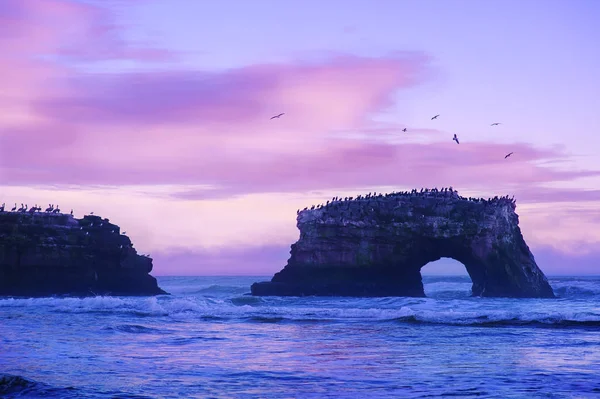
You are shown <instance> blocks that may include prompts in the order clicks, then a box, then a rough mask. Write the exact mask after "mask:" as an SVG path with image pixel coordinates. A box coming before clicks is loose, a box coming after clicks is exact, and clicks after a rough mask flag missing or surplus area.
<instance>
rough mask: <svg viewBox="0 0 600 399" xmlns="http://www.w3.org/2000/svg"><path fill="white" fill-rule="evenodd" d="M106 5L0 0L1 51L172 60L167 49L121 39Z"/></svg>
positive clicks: (59, 0)
mask: <svg viewBox="0 0 600 399" xmlns="http://www.w3.org/2000/svg"><path fill="white" fill-rule="evenodd" d="M124 29H125V27H124V26H122V25H119V24H118V23H117V22H116V19H115V17H114V15H113V14H112V12H111V10H110V9H109V8H105V7H100V6H97V5H93V4H89V3H83V2H79V1H74V0H3V1H2V4H0V49H2V51H3V52H7V51H8V52H9V53H11V54H30V55H36V56H39V55H52V56H54V57H67V58H69V59H72V60H79V61H83V60H87V61H90V60H107V59H137V60H162V59H172V57H173V54H171V53H170V52H168V51H166V50H162V49H156V48H152V47H151V46H143V45H141V44H133V43H129V42H126V41H125V40H123V39H122V37H121V33H122V31H123V30H124Z"/></svg>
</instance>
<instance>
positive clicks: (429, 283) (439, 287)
mask: <svg viewBox="0 0 600 399" xmlns="http://www.w3.org/2000/svg"><path fill="white" fill-rule="evenodd" d="M421 277H422V283H423V291H424V292H425V296H426V297H428V298H436V299H457V298H466V297H470V296H471V295H472V286H473V281H472V280H471V276H469V273H468V272H467V268H466V266H465V265H464V264H463V263H461V262H459V261H457V260H456V259H453V258H446V257H442V258H440V259H438V260H435V261H431V262H429V263H427V264H426V265H425V266H423V267H422V268H421Z"/></svg>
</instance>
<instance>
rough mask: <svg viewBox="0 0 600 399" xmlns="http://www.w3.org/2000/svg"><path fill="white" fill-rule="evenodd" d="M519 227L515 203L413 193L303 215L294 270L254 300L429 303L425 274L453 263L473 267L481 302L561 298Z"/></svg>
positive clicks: (260, 289) (338, 203)
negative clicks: (422, 299) (420, 299)
mask: <svg viewBox="0 0 600 399" xmlns="http://www.w3.org/2000/svg"><path fill="white" fill-rule="evenodd" d="M518 223H519V221H518V216H517V214H516V213H515V202H514V201H513V200H511V199H509V198H507V197H502V198H498V197H495V198H493V199H488V200H483V199H472V198H471V199H468V198H464V197H461V196H459V195H458V193H457V192H456V191H452V190H426V191H425V192H419V193H417V192H416V191H415V190H413V191H412V192H406V193H393V194H386V195H381V194H379V195H367V196H359V197H357V198H345V199H343V200H337V199H334V200H332V201H331V202H328V203H327V204H326V205H323V206H316V207H315V208H314V209H305V210H303V211H300V212H299V213H298V218H297V226H298V228H299V230H300V239H299V240H298V241H297V242H296V243H295V244H293V245H292V248H291V257H290V259H289V260H288V264H287V265H286V267H285V268H284V269H283V270H281V271H280V272H278V273H276V274H275V276H274V277H273V279H272V280H271V281H270V282H262V283H255V284H253V285H252V287H251V288H252V294H253V295H292V296H303V295H326V296H424V295H425V293H424V291H423V284H422V279H421V272H420V270H421V268H422V267H424V266H425V265H427V264H428V263H429V262H433V261H436V260H438V259H440V258H442V257H446V258H452V259H455V260H457V261H458V262H461V263H462V264H464V265H465V268H466V270H467V272H468V274H469V276H470V277H471V280H472V282H473V286H472V293H473V295H476V296H487V297H547V298H549V297H554V294H553V291H552V288H551V287H550V285H549V284H548V281H547V279H546V276H544V274H543V272H542V271H541V270H540V269H539V268H538V266H537V265H536V263H535V259H534V257H533V254H532V253H531V251H530V250H529V247H528V246H527V244H526V243H525V240H524V239H523V236H522V234H521V230H520V229H519V226H518Z"/></svg>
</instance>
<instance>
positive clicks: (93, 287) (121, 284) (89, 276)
mask: <svg viewBox="0 0 600 399" xmlns="http://www.w3.org/2000/svg"><path fill="white" fill-rule="evenodd" d="M150 271H152V259H151V258H150V257H147V256H140V255H138V254H137V251H136V250H135V249H134V248H133V245H132V244H131V241H130V239H129V237H127V236H125V235H121V234H120V228H119V226H117V225H115V224H111V223H109V221H108V219H102V218H101V217H99V216H92V215H88V216H85V217H84V218H83V219H75V218H74V217H73V216H71V215H66V214H61V213H58V214H56V213H17V212H10V213H9V212H2V213H0V295H9V296H50V295H78V296H88V295H159V294H166V292H164V291H163V290H161V289H160V288H159V287H158V284H157V282H156V279H155V278H154V277H152V276H151V275H150V274H149V273H150Z"/></svg>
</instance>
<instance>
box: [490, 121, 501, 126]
mask: <svg viewBox="0 0 600 399" xmlns="http://www.w3.org/2000/svg"><path fill="white" fill-rule="evenodd" d="M498 125H501V123H500V122H494V123H492V124H491V125H490V126H498Z"/></svg>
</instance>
